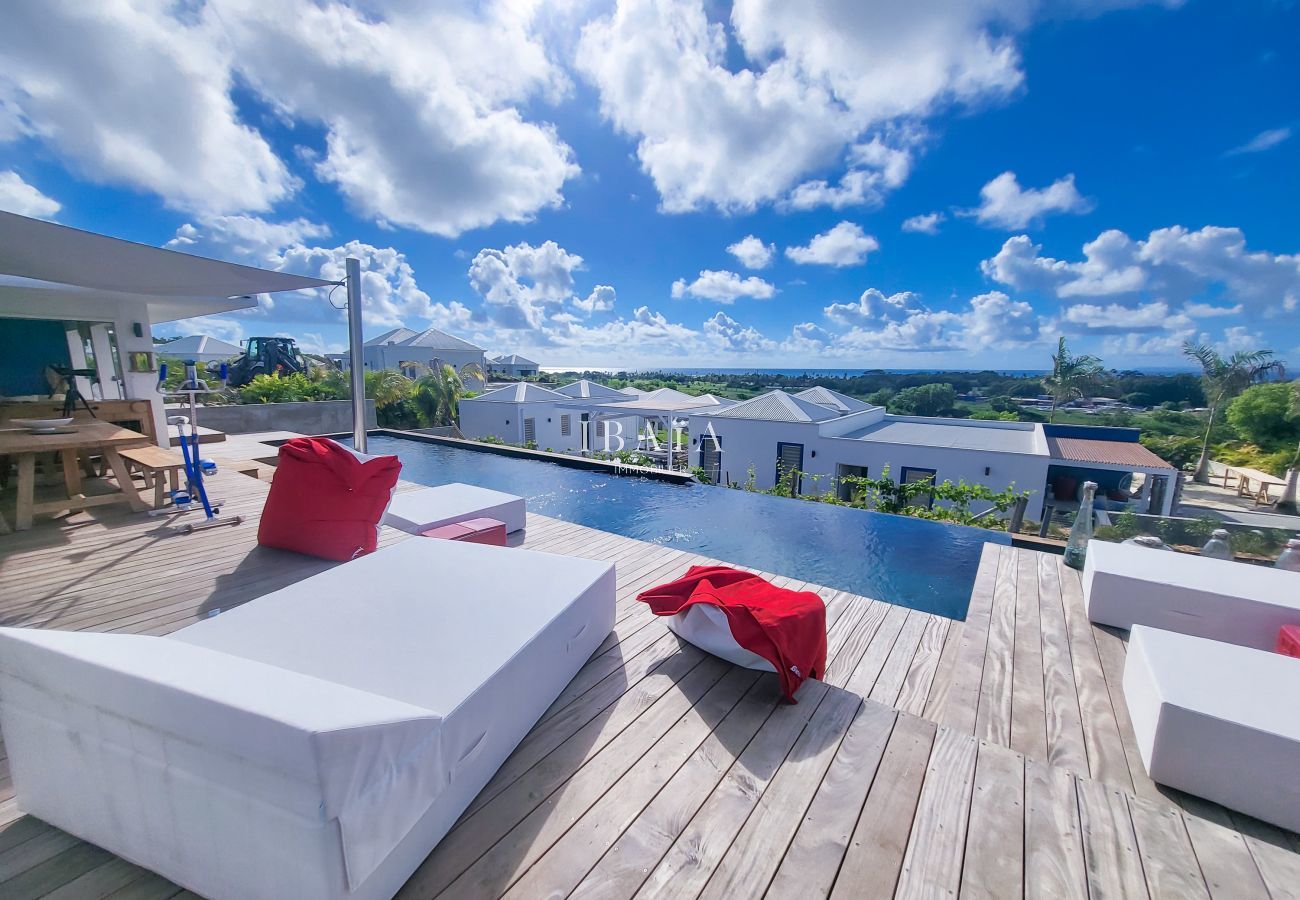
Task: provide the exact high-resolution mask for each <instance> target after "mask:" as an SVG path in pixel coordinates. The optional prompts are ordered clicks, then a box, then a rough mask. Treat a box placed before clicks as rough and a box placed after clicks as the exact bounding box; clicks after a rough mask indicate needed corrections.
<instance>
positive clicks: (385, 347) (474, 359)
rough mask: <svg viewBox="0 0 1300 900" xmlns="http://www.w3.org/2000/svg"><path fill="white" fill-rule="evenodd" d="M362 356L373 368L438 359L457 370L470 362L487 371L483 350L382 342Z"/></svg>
mask: <svg viewBox="0 0 1300 900" xmlns="http://www.w3.org/2000/svg"><path fill="white" fill-rule="evenodd" d="M361 356H362V359H364V360H365V361H366V368H367V369H372V370H378V369H397V368H399V367H400V366H401V364H402V363H404V362H418V363H421V364H423V365H426V366H432V363H433V360H435V359H438V360H441V361H442V362H444V363H447V364H448V365H451V366H454V367H455V368H456V371H460V370H461V368H462V367H464V366H466V365H468V364H470V363H473V364H474V365H476V366H478V367H479V368H480V369H484V370H485V371H486V365H485V363H484V355H483V351H482V350H440V349H437V348H433V347H403V346H400V345H398V344H380V345H378V346H371V347H366V348H365V349H364V350H363V351H362V354H361Z"/></svg>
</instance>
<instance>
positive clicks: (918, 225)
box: [902, 212, 946, 234]
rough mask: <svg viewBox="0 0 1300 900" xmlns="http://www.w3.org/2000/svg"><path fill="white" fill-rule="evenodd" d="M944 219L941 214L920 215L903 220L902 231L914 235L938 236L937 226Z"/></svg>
mask: <svg viewBox="0 0 1300 900" xmlns="http://www.w3.org/2000/svg"><path fill="white" fill-rule="evenodd" d="M945 218H946V216H944V214H943V213H941V212H931V213H921V214H920V215H916V216H912V217H910V218H907V219H904V220H903V224H902V229H903V230H904V231H910V232H912V233H914V234H938V233H939V225H940V224H941V223H942V222H943V221H944V219H945Z"/></svg>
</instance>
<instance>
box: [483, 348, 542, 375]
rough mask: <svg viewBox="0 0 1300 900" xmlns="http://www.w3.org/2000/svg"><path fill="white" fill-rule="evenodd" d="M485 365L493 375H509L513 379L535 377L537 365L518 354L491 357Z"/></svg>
mask: <svg viewBox="0 0 1300 900" xmlns="http://www.w3.org/2000/svg"><path fill="white" fill-rule="evenodd" d="M487 365H488V369H489V370H490V371H491V372H492V373H493V374H495V375H509V376H511V377H514V378H525V377H527V376H529V375H536V374H537V370H538V366H537V363H535V362H533V361H532V360H531V359H528V358H527V357H525V356H520V355H519V354H518V353H511V354H509V355H508V356H496V357H493V358H491V359H489V360H488V361H487Z"/></svg>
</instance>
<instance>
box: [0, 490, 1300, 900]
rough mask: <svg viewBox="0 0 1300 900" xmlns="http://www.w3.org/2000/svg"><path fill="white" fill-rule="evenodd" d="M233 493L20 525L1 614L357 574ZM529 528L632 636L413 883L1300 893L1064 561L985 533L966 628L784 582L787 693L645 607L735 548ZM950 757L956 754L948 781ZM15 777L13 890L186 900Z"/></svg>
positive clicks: (605, 889)
mask: <svg viewBox="0 0 1300 900" xmlns="http://www.w3.org/2000/svg"><path fill="white" fill-rule="evenodd" d="M221 479H226V480H224V481H223V480H221ZM213 484H214V485H216V486H218V488H219V490H220V491H221V492H222V493H223V494H224V495H225V499H226V510H227V511H228V512H236V513H238V514H241V515H245V516H247V518H248V521H246V522H245V523H244V524H243V525H240V526H238V527H236V528H231V529H222V530H218V531H214V532H207V533H205V534H204V535H203V538H202V539H201V540H197V541H196V540H193V539H191V538H190V537H184V536H178V535H173V534H171V533H169V532H168V530H167V528H168V527H169V526H168V523H167V522H166V521H163V520H158V519H148V518H147V517H143V516H132V515H130V514H128V513H127V512H126V511H125V510H118V509H111V508H105V507H100V508H97V509H94V510H90V511H87V512H83V513H78V514H74V515H71V516H68V517H67V518H66V519H64V520H62V521H61V522H57V523H56V522H51V521H43V522H40V523H38V525H37V527H36V528H34V529H32V530H31V531H28V532H23V533H20V534H17V535H9V536H5V537H3V538H0V622H17V623H21V624H38V623H40V624H50V625H54V626H55V627H61V628H76V629H87V630H116V631H122V632H135V633H155V634H162V633H167V632H169V631H173V630H175V629H177V628H180V627H183V626H184V625H186V624H188V623H190V622H193V621H197V620H199V619H200V618H202V617H204V616H206V615H207V614H208V612H209V611H210V610H212V609H213V608H220V609H228V608H231V607H232V606H234V605H238V604H239V603H243V602H246V601H248V600H250V599H253V598H256V597H258V596H260V595H261V594H264V593H267V592H269V591H271V590H274V589H277V588H278V587H282V586H284V585H287V584H291V583H294V582H296V581H298V580H301V579H302V578H304V577H307V576H308V575H311V574H314V573H315V572H319V571H325V570H326V569H328V568H330V567H332V566H333V565H334V563H330V562H327V561H323V560H311V559H306V558H304V557H298V556H295V555H293V554H287V553H282V552H280V551H273V550H265V549H260V548H257V546H256V531H257V517H258V515H259V514H260V508H261V504H262V503H263V502H264V499H265V495H266V490H267V484H266V483H265V482H259V481H256V480H254V479H250V478H245V477H243V476H238V475H236V474H234V473H224V472H223V473H220V474H219V476H218V478H217V479H214V482H213ZM412 487H413V486H411V485H408V484H406V483H402V484H401V485H399V488H400V489H403V490H406V489H411V488H412ZM528 525H529V527H528V530H527V532H526V533H524V534H522V535H520V534H516V535H514V536H512V538H511V542H512V545H522V546H524V547H527V548H531V549H541V550H544V551H546V552H553V553H562V554H567V555H574V556H585V557H589V558H593V559H601V560H605V561H608V562H612V563H614V564H615V565H616V566H617V569H618V585H617V598H616V603H617V606H616V612H615V618H616V626H615V629H614V631H613V632H612V633H611V634H610V635H609V637H607V638H606V639H605V641H604V642H603V643H602V644H601V646H600V648H599V649H598V650H597V652H596V653H595V654H593V658H592V659H591V660H589V661H588V662H587V664H586V665H584V667H583V668H582V669H581V670H580V672H579V674H578V675H577V677H575V679H574V680H573V682H572V683H571V684H570V685H569V686H568V687H566V689H565V691H564V692H563V693H562V694H561V696H560V698H559V699H557V701H556V702H555V703H554V704H553V705H552V707H551V708H550V709H548V710H547V711H546V713H545V714H544V715H543V717H542V718H541V719H540V720H539V722H538V724H537V725H536V726H535V727H534V729H533V730H532V731H531V732H530V733H529V735H528V736H526V737H525V739H524V740H523V742H521V744H520V746H519V747H518V748H516V751H515V753H514V754H512V756H511V757H510V758H509V759H508V760H507V762H506V763H505V764H504V765H503V766H502V768H501V770H500V771H499V772H498V773H497V775H496V777H494V778H493V779H492V780H491V781H490V782H489V784H488V786H487V787H486V788H485V789H484V791H483V792H482V794H480V796H479V797H478V798H476V799H475V800H474V801H473V803H472V805H471V807H470V809H469V810H467V812H466V814H465V815H464V816H463V817H462V820H461V822H460V823H459V825H458V826H457V828H456V829H454V830H453V831H452V832H451V833H450V834H449V835H448V837H447V839H446V840H444V842H443V844H442V845H441V846H440V847H439V848H438V849H437V850H436V851H435V853H434V854H433V855H432V856H431V857H430V859H429V860H427V861H426V862H425V864H424V866H422V867H421V869H420V871H419V872H418V873H417V876H416V878H415V879H413V880H412V882H411V884H410V885H408V886H407V888H406V891H405V895H406V896H413V897H422V898H423V897H426V896H431V895H432V894H433V893H436V892H438V891H444V892H446V893H447V895H448V896H452V895H457V894H462V895H467V896H497V895H500V894H502V893H504V892H506V891H508V890H509V891H512V892H513V893H514V894H515V895H517V896H534V895H537V896H541V895H552V894H554V895H560V894H565V893H569V892H573V893H576V894H577V895H580V896H587V897H628V896H632V895H633V894H636V893H638V892H641V893H644V894H646V895H649V894H662V895H665V896H668V895H671V896H674V897H675V896H678V895H681V894H686V895H699V894H701V893H706V894H717V895H730V896H741V895H759V894H762V893H763V892H764V891H766V893H767V894H768V895H769V896H774V897H778V896H783V897H790V896H793V895H795V894H796V893H798V894H800V895H803V894H808V895H811V896H822V897H824V896H827V895H831V894H833V895H835V896H842V897H847V896H861V895H862V894H863V893H866V892H871V893H872V894H877V893H880V894H889V893H894V892H895V891H897V892H898V893H899V894H900V895H904V894H919V893H927V894H928V893H931V892H932V891H936V892H938V893H942V894H944V895H947V896H951V894H952V892H954V891H956V892H958V893H963V894H969V895H971V896H978V895H981V894H983V895H985V896H994V895H997V894H1000V893H1006V894H1011V895H1014V894H1016V893H1018V890H1017V888H1016V884H1017V880H1016V869H1017V865H1018V863H1017V860H1020V862H1019V865H1020V866H1021V867H1022V870H1023V879H1024V881H1023V887H1024V888H1025V889H1026V890H1032V891H1033V892H1034V893H1038V894H1043V895H1050V896H1062V897H1071V896H1077V897H1086V896H1088V891H1089V889H1090V887H1091V889H1092V890H1093V891H1094V893H1095V894H1096V895H1105V894H1106V893H1107V892H1108V891H1112V892H1113V891H1116V890H1122V891H1130V892H1133V893H1141V892H1144V891H1149V892H1150V893H1151V894H1152V895H1153V896H1161V895H1166V896H1167V895H1170V894H1178V895H1180V896H1204V895H1205V894H1206V893H1208V894H1209V895H1210V896H1212V897H1221V896H1234V897H1235V896H1246V897H1253V896H1269V892H1270V891H1271V892H1272V895H1273V896H1284V895H1286V892H1287V891H1288V890H1292V889H1293V888H1294V885H1295V884H1297V883H1300V853H1297V850H1300V843H1297V841H1300V839H1298V838H1297V837H1296V836H1295V835H1290V834H1287V833H1284V832H1281V831H1279V830H1277V829H1275V828H1271V827H1269V826H1265V825H1263V824H1262V823H1258V822H1255V821H1254V820H1250V819H1247V818H1246V817H1243V816H1237V815H1235V814H1229V813H1227V812H1226V811H1224V810H1222V809H1221V808H1219V807H1217V806H1214V805H1213V804H1208V803H1204V802H1203V801H1197V800H1195V799H1194V798H1190V797H1185V796H1182V795H1177V794H1173V795H1172V796H1171V797H1166V796H1165V795H1164V794H1163V793H1161V792H1159V791H1157V790H1156V789H1155V787H1154V785H1151V784H1150V783H1149V779H1145V773H1144V772H1143V771H1142V770H1141V769H1140V757H1139V756H1138V755H1137V753H1136V743H1135V741H1134V740H1133V736H1132V730H1131V723H1130V722H1129V719H1128V714H1127V710H1126V708H1125V706H1124V703H1123V694H1122V690H1121V681H1120V679H1121V676H1122V670H1123V661H1124V654H1125V649H1126V648H1125V646H1124V642H1123V639H1122V637H1121V636H1119V635H1117V634H1115V633H1112V632H1109V631H1106V630H1104V629H1097V628H1095V627H1094V626H1092V625H1091V624H1090V623H1088V622H1087V619H1086V615H1085V614H1084V611H1083V606H1082V594H1081V590H1080V585H1079V581H1078V574H1077V573H1076V572H1074V571H1073V570H1065V569H1062V568H1061V566H1060V561H1059V558H1058V557H1053V556H1049V555H1045V554H1038V553H1033V552H1030V551H1025V550H1014V549H1012V548H1010V547H1006V546H1001V545H989V546H988V547H987V548H986V549H985V551H984V553H983V555H982V557H981V561H980V568H979V574H978V576H977V580H976V584H975V587H974V589H973V591H972V598H971V604H970V608H969V610H968V617H967V619H966V620H965V621H963V622H955V621H951V620H947V619H943V618H941V617H937V616H931V615H929V614H927V613H922V612H917V611H913V610H908V609H905V608H902V607H896V606H891V605H889V604H887V603H881V602H878V601H876V600H870V599H867V598H864V597H858V596H856V595H853V594H850V593H848V592H845V591H841V590H836V589H833V588H828V587H824V586H818V585H814V584H806V583H804V582H803V581H801V580H800V579H799V578H798V577H795V576H778V575H771V574H767V573H761V572H760V573H759V574H762V575H764V577H767V578H768V579H769V580H771V581H773V583H775V584H778V585H782V586H785V587H789V588H791V589H796V590H799V589H806V590H812V591H814V592H816V593H817V594H818V595H819V596H821V597H822V598H823V600H824V601H825V602H826V604H827V625H828V632H829V633H828V649H829V651H830V652H829V653H828V660H829V666H828V682H827V683H826V684H819V683H816V682H810V683H809V684H808V685H807V686H806V687H805V688H804V690H803V692H802V693H801V695H800V703H799V704H798V705H797V706H789V705H787V704H784V703H780V702H778V700H777V696H778V691H777V688H776V679H775V678H774V677H773V676H771V675H756V674H755V673H753V672H748V671H744V670H738V669H734V668H732V667H729V666H726V665H723V664H721V663H720V662H718V661H716V660H712V659H708V658H706V656H705V654H704V653H702V652H701V651H699V650H697V649H696V648H693V647H690V646H689V645H685V644H684V643H682V642H681V641H680V640H679V639H677V638H676V637H675V636H674V635H672V634H671V633H670V632H669V631H668V630H667V629H666V627H665V624H664V623H663V622H662V621H661V620H659V619H658V618H657V617H655V616H653V615H652V614H651V613H649V611H648V609H647V608H646V607H645V606H644V604H641V603H638V602H636V599H635V597H636V595H637V594H638V593H640V591H642V590H644V589H645V588H647V587H650V586H652V585H654V584H657V583H660V582H663V581H668V580H672V579H673V578H676V577H678V576H679V575H680V574H681V573H682V572H684V571H685V569H686V568H687V567H688V566H690V565H697V564H710V563H713V562H714V561H712V560H708V559H706V558H704V557H701V556H699V555H698V554H693V553H688V552H684V551H682V550H679V549H674V548H671V547H665V546H660V545H656V544H650V543H645V542H640V541H635V540H631V539H628V538H624V537H621V536H618V535H613V534H610V533H607V532H602V531H599V530H596V529H591V528H587V527H585V526H582V525H578V524H576V523H572V522H563V521H560V520H556V519H549V518H547V517H545V516H538V515H536V514H535V513H532V514H530V515H529V518H528ZM407 537H408V536H407V535H404V534H401V533H400V532H396V531H393V530H392V529H387V528H386V529H383V530H382V532H381V546H387V545H390V544H392V543H394V542H397V541H401V540H406V539H407ZM177 567H184V569H185V571H186V574H187V578H186V579H185V581H184V583H183V584H181V583H178V582H177V581H176V579H175V578H174V571H175V570H176V569H177ZM755 571H756V570H755ZM1008 585H1010V586H1008ZM999 591H1000V594H999ZM1008 597H1014V602H1013V603H1012V604H1011V605H1010V606H1008V605H1007V603H1006V600H1007V599H1008ZM1031 597H1032V599H1031ZM1008 611H1010V617H1009V618H1008ZM1036 649H1037V655H1036V653H1035V650H1036ZM745 685H749V687H748V689H747V691H743V690H742V688H743V687H744V686H745ZM835 685H839V686H840V687H843V688H847V689H848V692H845V691H842V690H838V689H836V688H835V687H834V686H835ZM986 689H987V690H986ZM738 693H740V694H743V696H740V699H739V700H736V701H735V702H734V703H731V705H730V706H728V705H727V701H728V700H734V699H735V698H736V697H737V696H738ZM873 697H874V698H875V699H874V700H873V699H870V698H873ZM860 698H867V699H860ZM981 699H982V702H983V703H984V707H983V708H982V709H981V706H980V704H981ZM878 701H883V702H878ZM899 709H901V710H902V712H901V713H900V712H899V711H898V710H899ZM1008 710H1009V712H1008ZM911 714H921V715H924V716H925V718H924V719H922V718H918V717H917V716H915V715H911ZM927 719H928V720H929V721H926V720H927ZM939 723H945V724H950V725H951V726H952V728H951V730H950V729H948V728H945V729H944V730H943V731H938V730H936V724H939ZM981 730H987V731H988V732H989V736H990V738H991V739H990V740H988V741H986V742H985V743H983V744H980V743H978V742H977V741H976V739H975V737H974V735H976V733H977V732H979V731H981ZM936 735H938V736H939V737H940V738H941V741H939V742H936ZM999 736H1000V739H999ZM1015 750H1024V751H1025V756H1027V758H1024V757H1022V755H1021V754H1019V753H1017V752H1015ZM955 751H960V753H958V752H955ZM941 756H952V757H954V758H957V757H960V759H958V760H957V762H956V764H955V765H954V764H949V765H943V766H941V767H940V768H937V769H934V770H933V771H931V768H932V766H934V765H935V764H936V761H937V760H938V759H939V758H940V757H941ZM1135 760H1136V761H1137V762H1136V763H1135ZM7 768H8V765H7V758H6V756H5V751H4V747H3V742H2V741H0V896H5V897H6V898H7V897H8V896H10V894H14V893H16V895H18V896H23V895H27V894H32V893H50V892H55V893H54V895H55V896H83V895H87V894H89V895H93V896H100V895H108V896H122V897H140V898H144V897H160V898H162V897H171V896H185V895H186V894H185V892H182V891H181V890H180V888H178V887H177V886H176V885H173V884H170V883H169V882H167V881H166V880H165V879H162V878H159V877H158V876H156V875H153V874H150V873H145V872H144V871H143V870H139V869H136V868H135V867H133V866H131V865H130V864H128V863H126V862H125V861H123V860H120V859H117V858H116V857H113V856H111V855H109V854H107V853H106V852H105V851H102V850H100V849H98V848H95V847H91V846H90V845H88V844H84V843H82V842H80V841H77V840H76V839H74V838H72V837H71V836H68V835H65V834H64V833H63V832H60V831H58V830H57V829H54V828H51V827H50V826H47V825H45V824H43V823H40V822H39V821H37V820H35V819H33V818H30V817H26V816H23V815H22V814H21V811H20V810H19V808H18V806H17V803H16V801H15V800H14V798H13V794H12V786H11V784H10V782H9V778H8V773H7ZM1072 775H1078V776H1082V778H1081V779H1076V778H1074V777H1072ZM1135 787H1136V790H1137V795H1134V794H1133V793H1132V792H1133V790H1134V788H1135ZM1081 820H1082V822H1083V823H1086V824H1087V826H1088V830H1087V831H1086V833H1085V832H1084V831H1083V830H1082V829H1081ZM1178 826H1181V830H1180V828H1179V827H1178ZM1017 834H1019V835H1020V837H1019V838H1017V837H1016V835H1017ZM905 861H906V865H907V868H906V871H904V863H905ZM1198 878H1199V879H1200V880H1199V887H1198Z"/></svg>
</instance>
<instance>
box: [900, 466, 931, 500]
mask: <svg viewBox="0 0 1300 900" xmlns="http://www.w3.org/2000/svg"><path fill="white" fill-rule="evenodd" d="M937 475H938V473H937V472H936V471H935V470H934V469H914V468H912V467H911V466H903V470H902V472H901V473H900V474H899V478H898V483H899V484H911V483H912V482H914V481H928V482H930V483H931V484H934V480H935V477H936V476H937ZM910 505H912V506H924V507H926V508H927V509H928V508H930V507H931V506H934V494H929V493H926V494H919V495H917V496H915V497H913V498H912V499H911V501H910Z"/></svg>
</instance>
